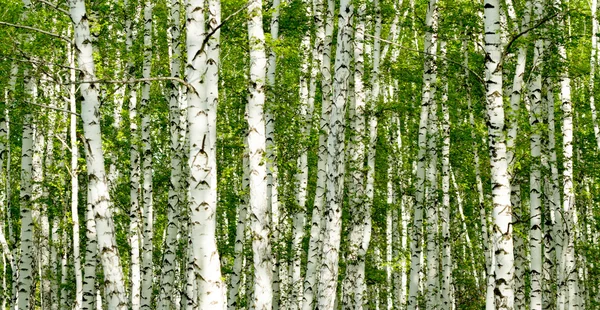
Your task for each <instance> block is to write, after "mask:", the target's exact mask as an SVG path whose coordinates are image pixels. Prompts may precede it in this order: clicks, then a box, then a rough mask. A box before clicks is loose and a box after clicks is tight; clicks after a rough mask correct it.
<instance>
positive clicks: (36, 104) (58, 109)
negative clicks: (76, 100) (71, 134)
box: [30, 102, 79, 116]
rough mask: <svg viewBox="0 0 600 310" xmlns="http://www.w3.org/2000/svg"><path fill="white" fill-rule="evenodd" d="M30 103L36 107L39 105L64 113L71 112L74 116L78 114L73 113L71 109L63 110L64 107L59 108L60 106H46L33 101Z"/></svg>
mask: <svg viewBox="0 0 600 310" xmlns="http://www.w3.org/2000/svg"><path fill="white" fill-rule="evenodd" d="M30 104H32V105H35V106H38V107H41V108H45V109H50V110H55V111H59V112H65V113H69V114H73V115H75V116H79V114H77V113H75V112H73V111H71V110H65V109H61V108H56V107H50V106H47V105H43V104H39V103H33V102H30Z"/></svg>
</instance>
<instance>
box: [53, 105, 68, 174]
mask: <svg viewBox="0 0 600 310" xmlns="http://www.w3.org/2000/svg"><path fill="white" fill-rule="evenodd" d="M71 113H72V112H71ZM54 138H56V140H58V141H60V142H61V143H62V144H63V146H64V147H65V148H66V149H67V150H69V152H71V151H72V149H71V146H70V145H69V144H68V143H67V142H66V141H65V140H64V139H62V138H61V137H60V136H59V135H54ZM67 169H69V168H68V167H67ZM69 174H70V173H69Z"/></svg>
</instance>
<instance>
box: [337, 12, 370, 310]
mask: <svg viewBox="0 0 600 310" xmlns="http://www.w3.org/2000/svg"><path fill="white" fill-rule="evenodd" d="M365 11H366V4H361V5H360V6H359V7H358V9H357V10H356V16H355V18H356V28H355V31H354V46H353V50H354V51H353V54H354V72H353V78H354V92H353V94H354V96H353V99H351V100H350V104H349V107H350V109H349V113H348V114H349V116H350V126H349V127H350V129H351V133H350V137H351V138H350V140H349V141H348V150H347V151H348V176H349V180H348V181H349V182H348V195H349V197H348V199H349V200H348V209H349V213H350V227H349V228H348V230H349V244H348V250H347V252H346V255H345V260H346V264H347V267H346V275H345V277H344V281H343V283H342V287H343V297H344V300H343V304H344V308H346V309H362V306H363V299H362V298H363V296H362V294H359V292H358V291H359V287H360V286H361V285H362V282H364V279H361V278H360V276H359V270H358V269H359V265H360V263H361V262H360V259H361V257H360V254H359V252H360V251H361V247H362V238H363V235H364V234H365V231H364V225H363V223H362V221H363V219H364V218H365V207H366V204H367V199H366V195H365V184H364V183H365V182H364V181H365V178H366V175H365V169H364V162H365V148H366V145H365V143H364V141H365V137H366V126H365V125H366V124H365V114H366V92H365V89H364V83H363V78H364V77H363V74H364V49H365V19H366V16H365V14H366V12H365Z"/></svg>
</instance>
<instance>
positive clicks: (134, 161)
mask: <svg viewBox="0 0 600 310" xmlns="http://www.w3.org/2000/svg"><path fill="white" fill-rule="evenodd" d="M128 3H129V1H128V0H125V2H124V6H125V8H126V9H127V10H130V11H133V12H135V13H134V14H135V15H134V17H133V18H132V17H128V18H127V19H126V20H125V28H126V38H125V46H126V50H127V54H128V60H127V72H128V73H129V74H130V76H129V78H130V79H135V74H134V72H135V62H134V57H133V55H132V49H133V39H134V36H135V34H134V27H135V25H134V24H135V19H137V11H138V5H137V2H134V3H133V4H131V5H130V6H131V7H129V5H128ZM127 87H128V90H129V100H128V101H129V131H130V137H131V138H130V141H131V143H130V148H129V165H130V174H129V200H130V209H129V245H130V246H131V253H130V258H129V259H130V266H129V279H130V281H129V282H130V288H129V295H130V300H129V306H130V307H131V309H132V310H139V309H140V302H141V269H140V268H141V267H140V243H141V240H140V238H141V230H140V225H141V223H140V221H141V219H140V217H141V212H140V209H141V206H140V192H141V188H140V178H141V176H140V173H141V170H140V150H139V142H140V141H139V139H140V133H139V129H138V128H139V127H138V122H139V121H138V102H137V100H138V97H137V85H135V84H128V86H127Z"/></svg>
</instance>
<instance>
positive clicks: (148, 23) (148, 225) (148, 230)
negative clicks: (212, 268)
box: [134, 0, 153, 309]
mask: <svg viewBox="0 0 600 310" xmlns="http://www.w3.org/2000/svg"><path fill="white" fill-rule="evenodd" d="M151 67H152V2H151V1H150V0H147V1H145V4H144V60H143V66H142V77H143V78H146V79H147V78H150V72H151V69H152V68H151ZM149 101H150V82H149V81H146V82H143V83H142V100H141V102H140V103H141V105H140V109H141V113H142V126H141V138H142V141H141V142H142V149H141V151H142V154H143V156H142V171H143V183H142V197H143V204H142V210H143V211H142V212H143V215H142V219H143V220H142V222H143V232H142V238H143V240H142V253H143V254H142V266H141V271H142V283H141V295H140V297H141V300H140V309H150V308H151V307H152V280H153V272H152V270H153V263H152V239H153V229H152V228H153V201H152V146H151V141H150V136H151V131H152V128H151V127H150V109H149V104H148V103H149ZM134 141H135V140H134Z"/></svg>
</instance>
